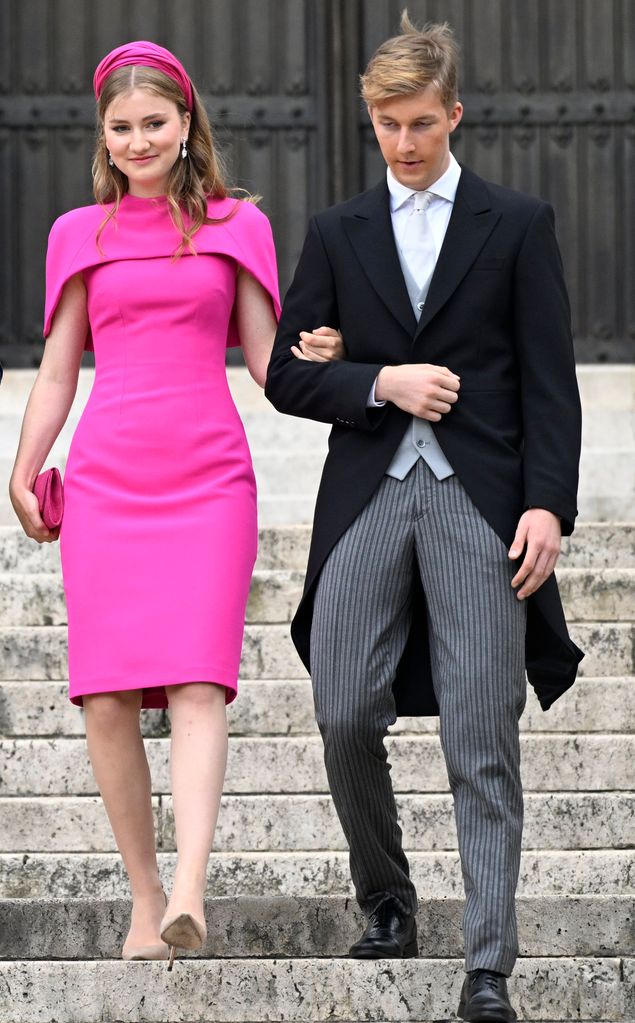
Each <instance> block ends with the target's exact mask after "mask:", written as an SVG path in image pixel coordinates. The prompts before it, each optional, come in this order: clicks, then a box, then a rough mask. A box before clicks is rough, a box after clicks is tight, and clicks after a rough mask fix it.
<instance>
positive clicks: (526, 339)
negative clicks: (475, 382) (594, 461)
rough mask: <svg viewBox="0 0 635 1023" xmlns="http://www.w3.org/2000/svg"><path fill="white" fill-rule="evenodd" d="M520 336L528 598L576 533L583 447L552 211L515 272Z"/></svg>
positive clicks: (521, 574) (519, 548)
mask: <svg viewBox="0 0 635 1023" xmlns="http://www.w3.org/2000/svg"><path fill="white" fill-rule="evenodd" d="M514 284H515V293H514V303H515V337H516V345H517V353H518V361H519V370H520V382H521V401H522V413H523V435H524V448H523V467H524V486H525V509H526V510H525V512H524V513H523V515H522V516H521V518H520V521H519V523H518V528H517V530H516V535H515V537H514V541H513V543H512V546H511V548H510V552H509V556H510V558H512V559H516V558H518V557H520V555H521V554H522V552H523V550H524V551H525V556H524V558H523V561H522V564H521V566H520V567H519V569H518V572H517V573H516V575H515V576H514V579H513V580H512V585H513V586H514V587H515V588H516V589H517V596H518V597H519V598H520V599H524V598H525V597H528V596H530V595H531V594H532V593H534V592H535V591H536V590H537V589H538V588H539V587H540V586H541V585H542V583H543V582H544V581H545V579H547V578H548V576H549V575H551V573H552V572H553V570H554V568H555V565H556V562H557V560H558V556H559V553H560V537H561V536H562V535H564V536H567V535H569V534H570V533H571V532H573V524H574V520H575V516H576V511H577V509H576V494H577V485H578V463H579V458H580V443H581V412H580V397H579V394H578V386H577V381H576V375H575V359H574V354H573V341H572V338H571V318H570V309H569V300H568V296H567V291H566V286H565V283H564V275H563V270H562V260H561V258H560V251H559V249H558V243H557V241H556V237H555V232H554V214H553V209H552V208H551V206H549V205H547V204H546V203H542V204H541V205H540V206H539V207H538V209H537V210H536V213H535V214H534V216H533V218H532V220H531V222H530V224H529V227H528V229H527V233H526V235H525V239H524V241H523V244H522V246H521V249H520V252H519V254H518V258H517V262H516V269H515V282H514Z"/></svg>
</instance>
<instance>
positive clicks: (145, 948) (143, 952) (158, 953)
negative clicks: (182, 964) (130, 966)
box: [121, 941, 170, 962]
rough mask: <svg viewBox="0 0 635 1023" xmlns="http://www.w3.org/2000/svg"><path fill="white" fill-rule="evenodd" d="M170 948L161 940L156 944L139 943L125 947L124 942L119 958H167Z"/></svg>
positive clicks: (129, 959)
mask: <svg viewBox="0 0 635 1023" xmlns="http://www.w3.org/2000/svg"><path fill="white" fill-rule="evenodd" d="M169 955H170V950H169V948H168V946H167V945H165V944H164V943H163V942H162V941H161V942H158V943H157V944H156V945H139V946H137V947H135V946H131V947H130V948H126V946H125V944H124V947H123V951H122V953H121V958H122V959H123V960H124V961H125V962H132V961H133V960H139V961H140V960H146V959H162V960H165V959H168V958H169Z"/></svg>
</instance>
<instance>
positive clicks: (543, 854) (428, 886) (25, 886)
mask: <svg viewBox="0 0 635 1023" xmlns="http://www.w3.org/2000/svg"><path fill="white" fill-rule="evenodd" d="M158 860H159V870H160V873H161V879H162V883H163V886H164V888H165V889H166V891H169V890H170V887H171V884H172V879H173V877H174V868H175V866H176V854H175V853H174V852H159V854H158ZM408 861H409V863H410V876H411V877H412V880H413V882H414V884H415V885H416V888H417V892H418V893H419V897H420V898H425V899H432V898H437V899H447V898H462V897H463V881H462V877H461V867H460V862H459V856H458V853H457V852H455V851H452V852H439V851H434V852H421V851H417V852H411V851H408ZM207 894H208V895H209V897H210V898H211V897H212V896H217V897H221V896H222V897H233V896H238V895H243V896H245V895H248V896H276V895H284V896H290V897H293V898H299V897H300V896H303V895H311V896H314V897H318V896H325V895H341V896H348V897H350V898H353V897H354V891H353V886H352V883H351V880H350V871H349V865H348V853H347V852H343V851H342V852H337V851H332V852H324V851H318V852H286V853H285V852H276V851H274V852H266V853H263V852H236V853H231V852H229V853H223V852H215V853H212V856H211V859H210V863H209V867H208V870H207ZM518 894H519V896H521V897H527V898H529V897H531V898H534V897H542V896H546V895H574V896H579V895H635V856H634V854H633V851H632V849H630V850H625V851H623V850H615V849H609V850H607V849H601V850H598V851H596V850H586V851H580V850H577V849H576V850H573V851H562V850H558V851H556V852H551V851H544V850H541V851H535V850H528V851H526V852H523V854H522V856H521V864H520V876H519V883H518ZM89 895H90V896H92V898H94V899H122V898H123V899H126V898H129V882H128V878H127V875H126V872H125V869H124V866H123V863H122V860H121V857H120V856H119V854H118V853H115V852H105V853H68V852H65V853H62V854H60V853H27V854H25V853H21V854H20V855H17V854H13V855H12V854H10V853H5V854H2V855H0V899H51V898H52V899H75V898H86V897H87V896H89Z"/></svg>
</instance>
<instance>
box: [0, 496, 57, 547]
mask: <svg viewBox="0 0 635 1023" xmlns="http://www.w3.org/2000/svg"><path fill="white" fill-rule="evenodd" d="M9 496H10V498H11V504H12V505H13V508H14V510H15V513H16V515H17V516H18V518H19V520H20V525H21V526H22V529H23V530H24V532H25V533H26V535H27V536H30V537H31V539H32V540H36V541H37V542H38V543H54V542H55V540H58V539H59V535H60V527H59V526H56V528H55V529H49V528H48V526H45V525H44V523H43V521H42V516H41V515H40V506H39V504H38V500H37V497H36V496H35V494H34V493H33V492H32V491H31V490H29V489H28V488H27V487H23V486H11V487H10V488H9Z"/></svg>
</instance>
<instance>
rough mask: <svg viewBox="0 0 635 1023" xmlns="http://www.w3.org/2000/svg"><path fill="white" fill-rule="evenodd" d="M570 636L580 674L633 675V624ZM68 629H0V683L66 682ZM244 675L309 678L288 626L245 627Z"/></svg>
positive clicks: (599, 625)
mask: <svg viewBox="0 0 635 1023" xmlns="http://www.w3.org/2000/svg"><path fill="white" fill-rule="evenodd" d="M569 628H570V633H571V636H572V638H573V640H574V642H576V643H577V644H578V646H580V647H581V648H582V650H584V651H585V653H586V656H585V658H584V660H583V661H582V663H581V664H580V668H579V674H580V676H581V677H582V676H597V675H613V676H617V675H632V674H635V664H634V645H633V633H634V627H633V625H632V624H631V623H630V622H617V623H606V622H583V623H578V622H570V623H569ZM66 644H67V630H66V627H65V626H26V627H4V626H3V627H2V628H0V652H1V655H2V660H1V661H0V681H7V682H9V681H12V682H16V681H20V680H21V679H39V680H40V681H42V680H45V679H48V680H60V681H61V680H63V679H66V678H68V663H67V648H66ZM240 674H241V677H242V678H246V679H265V678H268V679H278V678H289V679H291V678H305V677H306V674H307V673H306V670H305V668H304V666H303V664H302V662H301V661H300V658H299V657H298V655H297V653H296V650H295V648H294V646H293V644H292V642H291V637H290V634H289V626H288V625H247V626H246V628H245V635H244V642H243V650H242V658H241V664H240Z"/></svg>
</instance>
